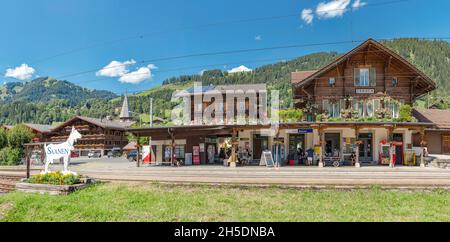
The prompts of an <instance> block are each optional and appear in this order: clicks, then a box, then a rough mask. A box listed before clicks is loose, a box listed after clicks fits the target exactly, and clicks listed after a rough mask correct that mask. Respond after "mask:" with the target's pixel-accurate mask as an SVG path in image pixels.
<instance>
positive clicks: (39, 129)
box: [23, 123, 54, 133]
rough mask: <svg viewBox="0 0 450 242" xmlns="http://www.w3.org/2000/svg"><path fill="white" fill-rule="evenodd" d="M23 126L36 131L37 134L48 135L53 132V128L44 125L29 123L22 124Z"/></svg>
mask: <svg viewBox="0 0 450 242" xmlns="http://www.w3.org/2000/svg"><path fill="white" fill-rule="evenodd" d="M23 125H25V126H27V127H28V128H30V129H32V130H34V131H37V132H39V133H49V132H51V131H52V130H53V128H54V126H52V125H46V124H31V123H24V124H23Z"/></svg>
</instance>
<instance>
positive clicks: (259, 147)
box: [253, 134, 269, 160]
mask: <svg viewBox="0 0 450 242" xmlns="http://www.w3.org/2000/svg"><path fill="white" fill-rule="evenodd" d="M267 149H269V138H268V137H267V136H261V135H260V134H254V135H253V159H255V160H259V159H261V154H262V151H263V150H267Z"/></svg>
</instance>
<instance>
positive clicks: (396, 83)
mask: <svg viewBox="0 0 450 242" xmlns="http://www.w3.org/2000/svg"><path fill="white" fill-rule="evenodd" d="M397 85H398V79H397V77H393V78H392V86H393V87H397Z"/></svg>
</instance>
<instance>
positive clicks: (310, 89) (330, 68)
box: [292, 39, 436, 112]
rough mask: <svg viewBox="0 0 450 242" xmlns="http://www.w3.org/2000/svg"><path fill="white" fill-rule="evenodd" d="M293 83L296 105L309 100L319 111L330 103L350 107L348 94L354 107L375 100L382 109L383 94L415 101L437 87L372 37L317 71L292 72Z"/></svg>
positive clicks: (340, 107)
mask: <svg viewBox="0 0 450 242" xmlns="http://www.w3.org/2000/svg"><path fill="white" fill-rule="evenodd" d="M292 83H293V93H294V100H295V105H296V107H298V108H303V107H304V105H305V103H307V102H308V101H309V102H311V103H312V104H314V105H316V107H317V109H318V111H319V112H324V111H327V107H325V106H324V104H327V102H334V103H338V105H336V106H337V107H339V109H344V108H348V106H349V104H345V103H344V102H345V101H344V100H346V99H347V100H348V98H349V97H350V99H351V100H352V102H353V103H352V106H353V107H355V104H356V105H358V103H359V104H360V105H364V107H365V106H366V103H367V102H369V101H370V100H375V102H374V103H373V107H372V108H373V109H375V108H377V107H378V108H381V105H382V104H381V103H380V102H379V101H376V100H380V98H381V97H389V98H391V99H393V100H396V101H398V102H399V103H404V104H412V103H413V102H414V100H415V99H417V98H418V97H420V96H422V95H424V94H426V93H428V92H429V91H432V90H434V89H435V88H436V85H435V83H434V82H433V81H432V80H431V79H430V78H429V77H427V76H426V75H425V74H423V73H422V72H421V71H420V70H418V69H417V68H416V67H414V66H413V65H412V64H410V63H409V62H408V61H406V60H405V59H404V58H402V57H401V56H399V55H398V54H396V53H395V52H393V51H391V50H389V49H388V48H386V47H384V46H383V45H381V44H380V43H378V42H376V41H375V40H372V39H369V40H367V41H365V42H364V43H362V44H361V45H359V46H358V47H356V48H355V49H353V50H351V51H350V52H348V53H347V54H345V55H343V56H341V57H340V58H338V59H337V60H335V61H334V62H332V63H330V64H329V65H327V66H325V67H324V68H322V69H320V70H318V71H307V72H300V73H299V72H297V73H293V74H292ZM371 105H372V103H371ZM377 105H379V106H377ZM345 106H347V107H345Z"/></svg>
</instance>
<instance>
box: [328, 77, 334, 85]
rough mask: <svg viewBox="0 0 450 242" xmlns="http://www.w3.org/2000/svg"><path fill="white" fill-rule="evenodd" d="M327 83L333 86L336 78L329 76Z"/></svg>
mask: <svg viewBox="0 0 450 242" xmlns="http://www.w3.org/2000/svg"><path fill="white" fill-rule="evenodd" d="M328 84H329V85H330V86H334V85H335V84H336V78H334V77H330V79H328Z"/></svg>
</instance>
